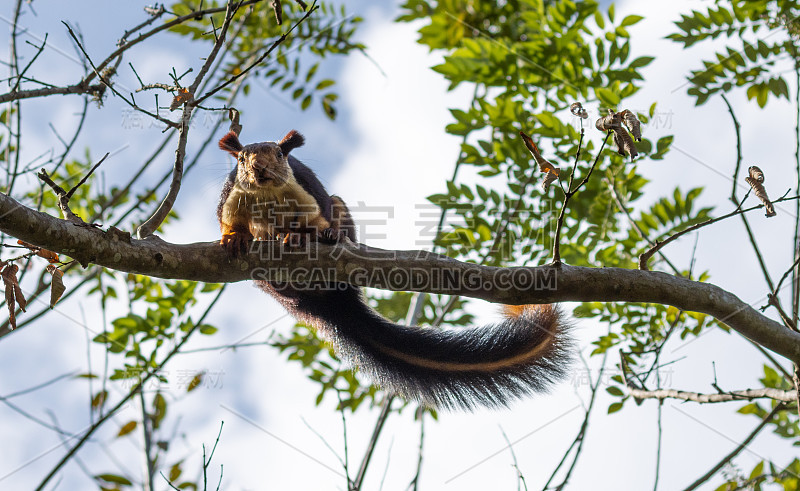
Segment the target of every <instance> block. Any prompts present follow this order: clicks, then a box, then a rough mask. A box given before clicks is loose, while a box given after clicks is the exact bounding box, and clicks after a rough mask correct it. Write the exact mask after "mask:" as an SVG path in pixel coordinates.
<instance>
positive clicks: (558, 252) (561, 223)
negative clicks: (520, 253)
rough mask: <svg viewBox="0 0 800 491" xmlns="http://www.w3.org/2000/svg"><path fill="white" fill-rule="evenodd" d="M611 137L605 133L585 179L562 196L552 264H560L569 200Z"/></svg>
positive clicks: (590, 173) (592, 167)
mask: <svg viewBox="0 0 800 491" xmlns="http://www.w3.org/2000/svg"><path fill="white" fill-rule="evenodd" d="M609 136H611V132H608V133H606V137H605V138H604V139H603V144H602V145H601V146H600V150H599V151H598V152H597V156H596V157H595V158H594V162H593V163H592V166H591V167H590V168H589V172H587V173H586V177H584V178H583V180H582V181H581V182H580V184H578V186H576V187H575V189H568V190H567V192H566V193H565V194H564V203H563V204H562V205H561V212H560V213H559V214H558V222H557V223H556V236H555V239H554V240H553V264H561V250H560V248H559V246H560V242H561V229H562V228H563V226H564V215H565V213H566V210H567V204H568V203H569V200H570V198H572V196H573V195H575V193H577V192H578V190H579V189H580V188H581V187H582V186H583V185H584V184H586V183H587V182H588V181H589V177H591V175H592V171H594V168H595V167H596V166H597V163H598V162H599V161H600V156H601V155H602V154H603V150H604V149H605V147H606V143H607V142H608V137H609ZM571 182H572V176H570V183H571Z"/></svg>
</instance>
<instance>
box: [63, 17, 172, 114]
mask: <svg viewBox="0 0 800 491" xmlns="http://www.w3.org/2000/svg"><path fill="white" fill-rule="evenodd" d="M61 23H62V24H64V26H65V27H66V28H67V32H69V35H70V36H71V37H72V39H73V41H75V44H77V45H78V48H80V50H81V52H82V53H83V56H84V57H85V58H86V61H88V62H89V65H90V66H91V67H92V70H94V73H96V74H97V77H98V78H99V79H100V82H101V83H103V84H104V85H105V86H106V87H108V89H110V90H111V92H113V93H114V94H115V95H116V96H117V97H119V98H120V99H122V100H123V101H124V102H125V103H126V104H128V105H129V106H131V107H132V108H133V109H135V110H137V111H139V112H141V113H144V114H147V115H148V116H150V117H151V118H153V119H156V120H158V121H160V122H162V123H164V124H165V125H167V126H168V127H171V128H175V127H177V126H178V123H176V122H174V121H172V120H169V119H167V118H163V117H161V116H159V115H158V114H155V113H152V112H150V111H148V110H147V109H145V108H143V107H140V106H138V105H137V104H136V101H133V100H129V99H128V98H127V97H125V96H124V95H122V93H121V92H120V91H118V90H117V89H116V87H114V84H112V83H111V81H110V80H107V79H106V78H105V77H103V76H102V75H101V74H100V72H99V71H98V70H99V68H97V67H96V66H95V64H94V62H93V61H92V59H91V58H90V57H89V53H87V52H86V49H85V48H84V47H83V44H82V43H81V41H80V40H79V39H78V36H76V35H75V31H73V30H72V27H70V25H69V24H67V23H66V22H64V21H61ZM120 60H121V58H120Z"/></svg>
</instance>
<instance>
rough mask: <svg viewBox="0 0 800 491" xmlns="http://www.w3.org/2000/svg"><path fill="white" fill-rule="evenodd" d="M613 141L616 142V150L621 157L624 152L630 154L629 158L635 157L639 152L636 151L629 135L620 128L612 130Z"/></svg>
mask: <svg viewBox="0 0 800 491" xmlns="http://www.w3.org/2000/svg"><path fill="white" fill-rule="evenodd" d="M614 143H616V144H617V152H619V154H620V155H622V156H623V157H624V156H625V153H627V154H628V155H630V156H631V160H633V159H635V158H636V156H637V155H639V152H638V151H636V145H635V144H634V143H633V139H632V138H631V135H629V134H628V132H627V131H625V130H624V129H622V128H617V129H615V130H614Z"/></svg>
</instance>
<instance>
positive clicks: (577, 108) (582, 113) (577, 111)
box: [569, 102, 589, 119]
mask: <svg viewBox="0 0 800 491" xmlns="http://www.w3.org/2000/svg"><path fill="white" fill-rule="evenodd" d="M569 112H571V113H572V114H573V115H574V116H578V117H580V118H581V119H586V118H588V117H589V113H587V112H586V109H584V108H583V106H582V105H581V103H580V102H573V103H572V104H570V106H569Z"/></svg>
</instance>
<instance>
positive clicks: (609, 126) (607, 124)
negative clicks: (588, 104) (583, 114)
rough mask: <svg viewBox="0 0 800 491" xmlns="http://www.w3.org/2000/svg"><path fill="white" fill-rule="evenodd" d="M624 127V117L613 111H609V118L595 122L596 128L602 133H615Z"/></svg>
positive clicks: (605, 117) (604, 117)
mask: <svg viewBox="0 0 800 491" xmlns="http://www.w3.org/2000/svg"><path fill="white" fill-rule="evenodd" d="M621 125H622V116H620V115H619V114H614V111H612V110H611V109H609V110H608V116H603V117H602V118H600V119H598V120H597V121H595V123H594V126H595V128H597V129H598V130H600V131H614V130H615V129H617V128H619V127H620V126H621Z"/></svg>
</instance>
